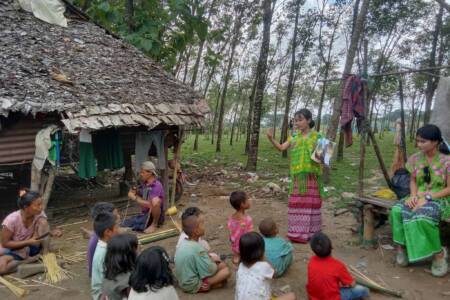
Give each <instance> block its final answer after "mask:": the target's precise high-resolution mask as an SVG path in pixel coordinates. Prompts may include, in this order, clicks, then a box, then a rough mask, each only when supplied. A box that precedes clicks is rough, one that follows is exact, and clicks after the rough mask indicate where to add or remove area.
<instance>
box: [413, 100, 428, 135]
mask: <svg viewBox="0 0 450 300" xmlns="http://www.w3.org/2000/svg"><path fill="white" fill-rule="evenodd" d="M424 99H425V98H423V99H422V101H421V102H420V106H419V107H418V110H419V113H418V114H417V123H416V130H417V129H419V127H420V119H421V118H422V107H423V103H424ZM415 135H416V133H415V132H414V138H415V137H416V136H415Z"/></svg>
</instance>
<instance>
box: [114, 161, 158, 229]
mask: <svg viewBox="0 0 450 300" xmlns="http://www.w3.org/2000/svg"><path fill="white" fill-rule="evenodd" d="M156 176H157V174H156V168H155V165H154V164H153V163H152V162H151V161H146V162H143V163H142V165H141V171H140V180H141V185H140V186H139V187H137V188H131V189H130V191H129V192H128V197H129V198H130V199H131V200H133V201H135V202H136V203H137V204H138V205H139V206H140V207H141V211H142V213H141V214H140V215H137V216H133V217H130V218H128V219H125V220H124V221H123V223H122V226H124V227H130V228H132V229H133V230H135V231H144V232H145V233H152V232H154V231H155V230H156V228H157V227H158V226H159V225H162V224H163V223H164V188H163V185H162V184H161V182H160V181H159V180H158V179H157V177H156Z"/></svg>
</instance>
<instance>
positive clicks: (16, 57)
mask: <svg viewBox="0 0 450 300" xmlns="http://www.w3.org/2000/svg"><path fill="white" fill-rule="evenodd" d="M10 112H21V113H24V114H30V113H31V114H36V113H51V112H53V113H54V112H56V113H59V115H60V116H61V119H62V122H63V123H64V125H65V126H66V127H67V129H68V130H69V131H70V132H77V131H79V130H80V129H81V128H86V129H91V130H99V129H103V128H107V127H113V126H116V127H120V126H146V127H148V128H153V127H155V126H157V125H159V124H166V125H187V126H202V124H203V122H204V119H205V115H206V114H207V113H209V108H208V105H207V104H206V101H205V100H204V99H203V98H202V96H200V95H199V94H198V93H196V92H195V91H194V90H193V89H192V88H190V87H188V86H186V85H183V84H182V83H180V82H179V81H177V80H176V79H175V78H174V77H173V76H172V75H171V74H169V73H168V72H166V71H165V70H163V68H162V67H161V66H160V65H158V64H157V63H155V62H153V61H152V60H151V59H149V58H148V57H146V56H145V55H144V54H143V53H141V52H140V51H139V50H137V49H136V48H135V47H133V46H132V45H130V44H128V43H126V42H124V41H122V40H121V39H118V38H116V37H114V36H112V35H110V34H108V33H107V32H105V30H104V29H103V28H101V27H99V26H97V25H95V24H93V23H92V22H89V21H86V20H81V19H79V18H78V19H70V20H69V24H68V27H67V28H64V27H60V26H56V25H51V24H48V23H46V22H44V21H41V20H39V19H37V18H36V17H34V16H33V14H32V13H29V12H26V11H24V10H21V9H20V8H19V7H17V5H16V4H15V3H14V2H13V0H2V1H0V115H3V116H8V114H9V113H10Z"/></svg>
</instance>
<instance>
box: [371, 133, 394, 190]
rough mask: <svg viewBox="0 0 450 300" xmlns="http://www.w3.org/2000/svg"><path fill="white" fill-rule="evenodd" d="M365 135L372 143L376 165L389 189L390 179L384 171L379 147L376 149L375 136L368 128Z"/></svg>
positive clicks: (390, 185) (385, 170)
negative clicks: (378, 166)
mask: <svg viewBox="0 0 450 300" xmlns="http://www.w3.org/2000/svg"><path fill="white" fill-rule="evenodd" d="M367 133H368V134H369V137H370V140H371V141H372V145H373V149H374V150H375V154H376V156H377V159H378V163H379V164H380V168H381V171H382V172H383V176H384V179H385V180H386V183H387V185H388V187H389V188H391V187H392V184H391V179H390V178H389V173H388V171H387V169H386V165H385V164H384V161H383V157H382V156H381V151H380V147H378V143H377V140H376V139H375V136H374V135H373V132H372V130H371V129H370V127H368V128H367Z"/></svg>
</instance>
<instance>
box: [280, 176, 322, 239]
mask: <svg viewBox="0 0 450 300" xmlns="http://www.w3.org/2000/svg"><path fill="white" fill-rule="evenodd" d="M321 207H322V199H321V198H320V193H319V186H318V184H317V178H316V176H315V175H312V174H310V175H308V177H307V188H306V192H305V193H302V194H300V193H299V192H298V184H297V183H295V184H294V192H293V193H292V194H291V195H290V196H289V203H288V235H287V237H288V238H289V239H290V240H291V241H292V242H295V243H307V242H308V241H309V239H310V238H311V237H312V236H313V234H314V233H316V232H319V231H320V230H321V227H322V215H321V211H320V208H321Z"/></svg>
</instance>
